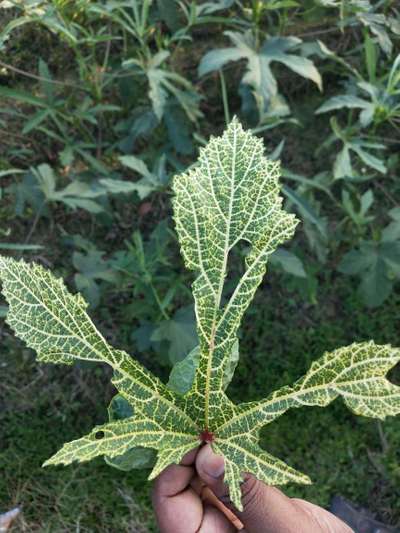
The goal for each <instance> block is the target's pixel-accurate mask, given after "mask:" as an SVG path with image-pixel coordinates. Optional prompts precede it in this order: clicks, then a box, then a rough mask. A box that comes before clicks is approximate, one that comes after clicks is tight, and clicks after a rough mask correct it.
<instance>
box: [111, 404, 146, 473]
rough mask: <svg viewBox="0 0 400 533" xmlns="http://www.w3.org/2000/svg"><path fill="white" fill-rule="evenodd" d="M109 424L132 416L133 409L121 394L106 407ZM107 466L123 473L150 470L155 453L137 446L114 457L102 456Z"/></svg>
mask: <svg viewBox="0 0 400 533" xmlns="http://www.w3.org/2000/svg"><path fill="white" fill-rule="evenodd" d="M108 416H109V419H110V422H114V421H115V420H124V419H125V418H130V417H132V416H133V409H132V406H131V404H130V403H129V402H127V401H126V400H125V398H124V397H123V396H121V394H117V395H116V396H114V398H113V399H112V400H111V403H110V405H109V406H108ZM104 459H105V461H106V463H107V464H109V465H110V466H113V467H114V468H118V470H123V471H125V472H127V471H129V470H133V469H140V468H152V467H153V466H154V464H155V461H156V453H155V451H154V450H153V449H151V448H143V447H141V446H137V447H135V448H131V449H129V450H127V451H126V452H125V453H123V454H122V455H117V456H116V457H109V456H107V455H105V456H104Z"/></svg>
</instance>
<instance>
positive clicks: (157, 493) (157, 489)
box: [153, 465, 194, 499]
mask: <svg viewBox="0 0 400 533" xmlns="http://www.w3.org/2000/svg"><path fill="white" fill-rule="evenodd" d="M193 475H194V468H193V467H191V466H182V465H170V466H168V467H167V468H166V469H165V470H164V471H163V472H161V474H160V475H159V476H157V477H156V479H155V482H154V487H153V497H155V498H157V499H160V498H166V497H167V498H169V497H171V496H175V495H176V494H178V493H179V492H182V491H183V490H184V489H185V488H186V487H187V486H188V485H189V483H190V480H191V479H192V477H193Z"/></svg>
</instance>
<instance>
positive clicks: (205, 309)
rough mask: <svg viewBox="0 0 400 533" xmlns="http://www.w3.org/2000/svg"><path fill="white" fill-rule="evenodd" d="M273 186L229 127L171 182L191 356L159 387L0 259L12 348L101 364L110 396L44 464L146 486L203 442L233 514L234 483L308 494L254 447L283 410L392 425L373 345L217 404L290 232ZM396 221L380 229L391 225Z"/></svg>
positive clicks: (257, 156)
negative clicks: (217, 458) (195, 342)
mask: <svg viewBox="0 0 400 533" xmlns="http://www.w3.org/2000/svg"><path fill="white" fill-rule="evenodd" d="M292 44H293V43H292ZM286 45H287V46H288V47H289V49H290V46H289V45H290V43H289V42H286V44H285V43H284V42H280V46H283V47H284V48H285V46H286ZM363 146H364V147H365V148H377V147H378V145H371V144H368V145H367V144H366V143H364V144H363ZM351 148H352V149H353V150H354V147H353V146H352V147H351ZM278 173H279V166H278V164H277V163H275V162H271V161H269V160H267V159H266V158H265V157H264V156H263V145H262V142H261V140H259V139H256V138H255V137H253V136H252V135H251V134H250V133H248V132H244V131H243V129H242V127H241V125H240V124H239V122H238V121H237V120H236V119H234V120H233V121H232V123H231V124H230V125H229V127H228V129H227V131H226V132H225V133H224V134H223V135H222V136H221V137H219V138H212V139H211V140H210V142H209V143H208V145H207V146H206V147H205V148H204V149H202V150H201V152H200V157H199V161H198V163H197V164H196V165H194V166H193V167H191V168H190V169H189V170H188V171H187V172H184V173H183V174H181V175H179V176H177V177H175V179H174V183H173V188H174V192H175V197H174V200H173V203H174V218H175V222H176V228H177V232H178V237H179V241H180V245H181V249H182V254H183V257H184V260H185V263H186V266H187V267H188V268H189V269H190V270H192V271H194V272H195V274H196V279H195V281H194V283H193V295H194V300H195V312H196V320H197V333H198V338H199V347H198V348H196V349H195V350H193V351H192V352H191V353H189V355H188V356H187V357H186V358H185V359H184V360H183V361H181V362H180V363H179V365H178V366H177V367H176V368H175V369H174V371H173V372H172V373H171V377H170V382H169V388H168V387H167V386H166V385H164V384H163V383H162V382H161V381H160V380H159V379H158V378H157V377H155V376H154V375H153V374H152V373H151V372H149V371H148V370H147V369H145V368H144V367H143V366H142V365H141V364H139V363H138V362H137V361H135V360H134V359H133V358H131V357H130V356H129V355H128V354H127V353H125V352H123V351H121V350H118V349H115V348H113V347H111V346H110V345H109V344H108V343H107V342H106V340H105V339H104V337H103V336H102V335H101V333H100V332H99V331H98V330H97V329H96V328H95V326H94V324H93V323H92V321H91V319H90V318H89V316H88V314H87V312H86V308H87V304H86V302H85V301H84V299H83V298H82V296H80V295H79V294H77V295H72V294H70V293H69V292H68V291H67V289H66V287H65V285H64V283H63V282H62V281H61V280H59V279H57V278H55V277H54V276H53V275H52V274H51V273H50V272H48V271H47V270H45V269H44V268H42V267H41V266H39V265H35V264H32V265H29V264H27V263H25V262H24V261H15V260H13V259H10V258H4V257H1V256H0V279H1V281H2V284H3V293H4V296H5V297H6V299H7V301H8V303H9V311H8V315H7V322H8V324H9V325H10V326H11V327H12V328H13V329H14V331H15V333H16V335H17V336H18V337H20V338H21V339H22V340H23V341H25V342H26V344H27V345H28V346H29V347H31V348H33V349H34V350H36V352H37V355H38V359H39V360H41V361H45V362H52V363H65V364H70V363H72V362H73V361H74V360H76V359H83V360H86V361H95V362H104V363H107V364H109V365H110V366H111V367H112V368H113V370H114V377H113V380H112V382H113V384H114V385H115V387H116V388H117V389H118V391H119V393H120V395H121V396H117V397H116V398H115V399H114V400H113V403H112V405H111V406H110V410H109V414H110V422H109V423H107V424H104V425H101V426H98V427H96V428H94V429H93V431H92V432H91V433H89V434H88V435H86V436H84V437H82V438H80V439H78V440H75V441H73V442H70V443H68V444H65V445H64V447H63V448H62V449H61V450H60V451H59V452H58V453H56V454H55V455H54V456H53V457H52V458H50V459H49V460H48V461H46V463H45V464H46V465H48V464H58V463H63V464H69V463H71V462H72V461H75V460H78V461H86V460H89V459H92V458H94V457H97V456H99V455H103V456H105V457H106V460H107V461H108V462H110V464H113V465H114V466H117V467H118V468H123V469H126V468H130V466H131V465H130V463H129V461H132V462H134V461H137V460H138V454H139V460H141V459H143V461H142V464H148V463H147V459H150V460H152V459H153V457H151V455H152V452H151V450H153V449H155V450H156V451H157V461H156V463H155V466H154V468H153V471H152V473H151V475H150V477H151V478H152V477H155V476H156V475H158V474H159V473H160V472H161V471H162V470H163V469H164V468H165V467H166V466H168V465H169V464H171V463H178V462H179V461H180V460H181V458H182V457H183V455H184V454H185V453H186V452H187V451H189V450H191V449H193V448H195V447H197V446H198V445H199V444H200V442H201V441H202V440H206V441H207V442H211V444H212V446H213V448H214V450H215V452H216V453H219V454H223V455H224V458H225V481H226V482H227V484H228V485H229V489H230V497H231V499H232V501H233V503H234V504H235V505H236V507H237V508H238V509H241V508H242V504H241V492H240V483H241V480H242V475H243V473H245V472H249V473H252V474H254V475H255V476H257V477H258V478H259V479H260V480H262V481H264V482H265V483H269V484H273V485H275V484H285V483H288V482H298V483H309V482H310V480H309V478H308V477H307V476H306V475H304V474H302V473H300V472H297V471H296V470H294V469H293V468H292V467H290V466H288V465H287V464H285V463H284V462H283V461H281V460H280V459H278V458H276V457H273V456H271V455H270V454H269V453H267V452H266V451H264V450H262V449H261V448H260V447H259V445H258V438H259V430H260V428H261V427H262V426H263V425H265V424H268V423H270V422H272V421H273V420H275V419H276V418H277V417H279V416H281V415H282V414H283V413H284V412H285V411H287V410H288V409H290V408H292V407H302V406H307V405H317V406H321V407H322V406H326V405H328V404H329V403H330V402H331V401H333V400H334V399H335V398H337V397H339V396H340V397H341V398H342V399H343V401H344V402H345V404H346V405H347V406H348V407H349V408H350V409H351V410H352V411H353V412H354V413H356V414H360V415H364V416H369V417H374V418H380V419H383V418H385V417H386V416H389V415H397V414H399V413H400V387H399V386H397V385H395V384H393V383H391V382H390V381H388V379H387V378H386V374H387V372H388V371H389V370H390V369H391V368H392V367H393V366H394V365H396V364H397V363H398V361H399V360H400V349H398V348H392V347H391V346H385V345H384V346H379V345H376V344H374V342H372V341H370V342H364V343H355V344H352V345H350V346H346V347H344V348H339V349H337V350H334V351H333V352H329V353H325V354H324V355H323V356H322V357H321V358H320V359H319V360H318V361H316V362H314V363H313V364H312V365H311V368H310V370H309V371H308V372H307V373H306V374H305V375H304V376H303V377H302V378H300V379H299V380H298V381H296V382H295V383H294V385H293V386H285V387H282V388H281V389H279V390H277V391H275V392H273V393H272V394H270V395H269V396H267V397H266V398H265V399H264V400H261V401H258V402H250V403H243V404H240V405H235V404H234V403H233V402H231V400H230V399H229V397H228V395H227V394H226V392H225V390H226V387H227V385H228V383H229V382H230V380H231V378H232V375H233V372H234V370H235V367H236V364H237V360H238V357H239V350H238V329H239V326H240V322H241V319H242V317H243V314H244V312H245V310H246V308H247V307H248V305H249V303H250V302H251V300H252V298H253V295H254V292H255V291H256V289H257V287H258V285H259V284H260V282H261V280H262V277H263V275H264V273H265V269H266V264H267V261H268V260H269V259H270V256H271V255H272V254H273V253H274V252H275V250H276V249H277V248H278V247H279V246H280V245H281V244H282V243H283V242H284V241H285V240H287V239H289V238H290V237H291V236H292V235H293V233H294V229H295V227H296V224H297V220H296V219H295V217H294V216H293V215H289V214H288V213H286V212H285V211H284V210H283V209H282V198H281V196H280V194H279V184H278ZM50 182H51V180H50ZM50 182H49V186H51V183H50ZM366 199H367V200H368V197H366ZM367 204H368V202H367ZM364 207H365V206H364ZM394 211H395V210H394ZM394 211H393V213H391V216H392V218H393V219H394V220H395V221H397V212H394ZM242 242H244V243H245V244H246V250H247V253H246V254H245V260H244V265H242V267H243V268H242V269H243V275H242V277H241V278H240V280H239V281H238V283H237V285H236V287H234V288H233V289H232V287H231V286H230V288H229V290H226V287H225V279H226V276H227V273H228V263H229V260H230V259H231V252H232V250H233V248H235V247H236V246H238V245H240V244H241V243H242ZM384 251H385V255H384V259H383V260H382V261H381V262H382V264H383V261H384V264H385V268H391V269H394V271H397V270H396V269H398V265H399V257H400V254H399V250H398V249H397V248H395V249H394V248H393V245H392V244H391V243H390V242H384ZM236 257H237V255H236ZM353 257H354V256H353ZM297 266H298V265H297ZM361 266H362V265H361V264H359V261H358V260H357V265H355V266H354V265H353V267H351V268H352V269H353V271H357V272H358V271H359V270H360V269H361ZM348 268H349V267H348ZM188 349H189V348H188ZM143 450H146V452H147V451H148V450H150V453H149V454H148V455H147V456H146V458H145V457H144V456H143V457H140V454H141V453H142V451H143ZM144 459H146V461H145V460H144Z"/></svg>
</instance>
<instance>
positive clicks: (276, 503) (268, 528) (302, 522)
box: [195, 445, 323, 533]
mask: <svg viewBox="0 0 400 533" xmlns="http://www.w3.org/2000/svg"><path fill="white" fill-rule="evenodd" d="M195 464H196V470H197V473H198V475H199V476H200V477H201V479H202V480H203V481H204V483H206V484H207V485H208V486H209V487H210V488H211V490H212V491H213V492H214V493H215V494H216V495H217V496H218V497H219V498H220V499H221V500H222V501H223V502H224V503H225V504H226V505H227V506H228V507H230V508H231V509H232V511H233V512H234V513H235V514H236V515H237V516H238V517H239V518H240V520H241V521H242V522H243V524H244V526H245V528H246V531H247V532H248V533H272V532H274V533H276V532H278V531H285V533H292V532H293V533H309V532H310V531H313V533H314V532H315V533H319V531H321V532H322V531H323V530H321V529H320V528H318V527H317V528H316V527H315V526H316V523H315V520H314V519H313V518H312V517H311V516H310V515H309V514H307V513H306V512H305V511H304V509H303V508H301V506H300V507H299V506H298V505H296V503H295V502H293V501H292V500H291V499H290V498H288V497H287V496H285V494H283V492H281V491H280V490H278V489H276V488H274V487H269V486H267V485H265V484H264V483H262V482H261V481H258V480H257V479H256V478H255V477H254V476H252V475H249V474H247V475H245V476H244V482H243V483H242V485H241V490H242V504H243V511H242V512H239V511H238V510H237V509H235V507H234V506H233V505H232V503H231V502H230V500H229V491H228V488H227V486H226V484H225V483H224V481H223V477H224V459H223V457H222V456H219V455H216V454H215V453H214V452H213V451H212V449H211V446H209V445H207V446H204V447H203V448H201V449H200V451H199V453H198V454H197V457H196V463H195ZM313 527H314V529H312V528H313Z"/></svg>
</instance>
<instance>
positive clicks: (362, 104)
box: [316, 94, 374, 114]
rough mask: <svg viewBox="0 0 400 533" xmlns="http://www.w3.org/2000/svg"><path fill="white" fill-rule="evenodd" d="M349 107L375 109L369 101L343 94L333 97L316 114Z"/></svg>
mask: <svg viewBox="0 0 400 533" xmlns="http://www.w3.org/2000/svg"><path fill="white" fill-rule="evenodd" d="M343 107H347V108H348V109H369V108H370V107H372V108H374V106H373V104H371V103H370V102H368V101H367V100H363V99H362V98H359V97H358V96H353V95H352V94H341V95H339V96H333V97H332V98H329V100H327V101H326V102H324V103H323V104H322V105H321V106H320V107H319V108H318V109H317V110H316V113H317V114H318V113H326V112H327V111H333V110H334V109H343Z"/></svg>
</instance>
